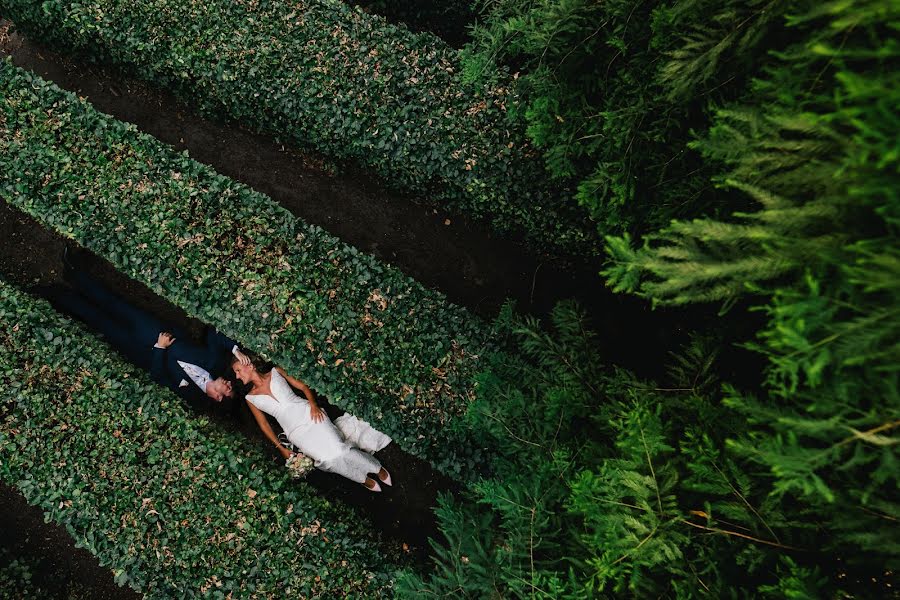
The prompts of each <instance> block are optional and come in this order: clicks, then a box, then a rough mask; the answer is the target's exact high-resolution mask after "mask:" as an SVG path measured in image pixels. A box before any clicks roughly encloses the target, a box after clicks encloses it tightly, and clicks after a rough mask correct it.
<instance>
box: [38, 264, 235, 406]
mask: <svg viewBox="0 0 900 600" xmlns="http://www.w3.org/2000/svg"><path fill="white" fill-rule="evenodd" d="M66 276H67V278H68V279H69V281H70V282H71V283H72V284H73V287H74V290H72V291H66V292H62V293H60V294H59V295H58V296H57V298H56V300H57V302H58V303H59V304H60V305H61V308H63V309H64V310H66V311H67V312H69V313H70V314H72V315H75V316H77V317H78V318H80V319H81V320H83V321H84V322H85V323H87V324H88V326H90V327H91V328H92V329H94V330H96V331H98V332H99V333H101V334H103V337H104V338H105V339H106V340H107V341H108V342H109V343H110V344H111V345H112V346H113V347H114V348H116V350H118V351H119V352H121V353H122V354H123V355H124V356H125V357H126V358H127V359H128V360H129V361H131V362H132V363H134V364H135V365H136V366H138V367H140V368H142V369H144V370H146V371H149V372H150V376H151V378H152V379H153V380H154V381H155V382H157V383H159V384H161V385H164V386H166V387H168V388H169V389H170V390H172V391H174V392H175V393H176V394H178V395H179V396H180V397H181V398H182V399H184V400H185V401H186V402H188V403H189V404H191V405H194V406H196V405H197V404H199V403H203V402H205V399H206V398H211V399H212V400H214V401H215V402H221V401H222V400H223V399H225V398H232V397H233V396H234V391H233V390H232V387H231V382H230V381H228V380H227V379H225V378H224V377H222V375H223V374H224V373H225V372H226V370H227V369H228V365H229V363H230V359H231V356H230V355H232V354H233V355H234V356H236V357H237V358H238V360H239V361H241V362H247V363H249V359H248V358H247V357H246V356H245V355H244V354H243V353H242V352H241V351H240V349H239V348H238V346H237V344H236V343H235V342H234V341H232V340H231V339H229V338H227V337H225V336H224V335H222V334H221V333H218V332H217V331H215V330H214V329H213V328H209V330H208V332H207V336H206V346H205V347H201V346H197V345H194V344H192V343H190V342H189V341H188V338H187V336H186V335H183V334H182V333H181V332H178V331H176V330H175V329H173V328H166V327H163V325H162V323H161V322H160V321H158V320H157V319H156V318H154V317H153V316H152V315H150V314H149V313H147V312H145V311H143V310H141V309H139V308H137V307H135V306H132V305H131V304H129V303H128V302H126V301H125V300H124V299H122V298H121V297H120V296H118V295H116V294H115V293H114V292H112V291H111V290H109V289H107V288H106V287H104V285H103V284H102V283H100V282H99V281H97V280H95V279H93V278H92V277H90V276H89V275H88V274H87V273H84V272H82V271H80V270H77V269H75V268H73V267H71V266H69V265H67V268H66Z"/></svg>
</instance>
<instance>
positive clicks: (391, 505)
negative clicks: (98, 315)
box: [0, 202, 458, 565]
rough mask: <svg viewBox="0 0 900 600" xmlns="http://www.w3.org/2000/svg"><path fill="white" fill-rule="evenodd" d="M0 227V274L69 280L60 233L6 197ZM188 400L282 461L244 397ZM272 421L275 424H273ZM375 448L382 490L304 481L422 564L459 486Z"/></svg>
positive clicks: (335, 412) (87, 263)
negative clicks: (437, 511)
mask: <svg viewBox="0 0 900 600" xmlns="http://www.w3.org/2000/svg"><path fill="white" fill-rule="evenodd" d="M0 228H2V231H3V236H0V239H2V242H0V277H4V278H6V279H7V280H10V281H13V282H15V283H17V284H19V285H21V286H23V287H25V288H31V289H32V290H34V291H35V293H36V294H37V295H45V296H46V295H52V292H54V291H55V290H58V289H60V288H61V287H63V286H65V285H67V284H66V282H65V280H64V278H63V277H62V275H61V273H62V263H61V257H62V250H63V248H64V246H65V240H64V239H63V238H61V237H60V236H58V235H56V234H54V233H52V232H49V231H47V230H46V229H44V228H43V227H42V226H41V225H40V224H39V223H38V222H36V221H35V220H33V219H32V218H31V217H29V216H27V215H25V214H24V213H21V212H19V211H18V210H17V209H15V208H13V207H10V206H9V205H8V204H6V203H5V202H3V203H0ZM78 262H79V266H80V268H83V269H84V270H86V271H87V272H89V273H90V274H91V275H93V276H95V277H96V278H97V279H99V280H100V281H102V282H103V283H104V284H106V286H107V287H109V288H111V289H114V290H117V292H118V293H120V294H121V295H122V296H124V297H126V298H128V299H129V300H130V301H131V302H133V303H134V304H135V305H137V306H139V307H141V308H143V309H144V310H147V311H149V312H151V313H153V314H155V315H156V316H158V317H159V318H160V320H162V321H163V322H165V323H171V324H173V325H175V326H178V327H180V328H181V329H183V330H185V331H188V332H190V334H191V335H192V337H194V338H195V341H196V342H198V343H199V342H200V341H201V340H202V334H203V331H204V325H203V324H202V323H201V322H199V321H197V320H196V319H191V318H189V317H188V316H187V315H186V314H185V313H184V311H182V310H181V309H180V308H178V307H176V306H174V305H172V304H170V303H169V302H167V301H166V300H164V299H162V298H160V297H159V296H157V295H155V294H154V293H153V292H152V291H150V290H149V289H147V288H146V287H145V286H143V285H142V284H140V283H138V282H136V281H134V280H132V279H129V278H128V277H126V276H125V275H122V274H121V273H119V272H118V271H116V269H115V267H113V266H112V264H110V263H108V262H107V261H105V260H103V259H101V258H99V257H97V256H95V255H92V254H91V253H89V252H87V251H84V250H80V251H79V252H78ZM321 400H323V402H322V403H323V406H324V407H325V409H326V410H327V412H328V413H329V415H330V416H331V417H332V419H333V418H336V417H337V416H339V415H340V414H342V411H341V410H339V409H337V408H335V407H333V406H330V405H329V404H328V401H327V398H322V399H321ZM192 408H193V409H194V410H196V411H198V412H201V413H203V414H205V415H207V416H209V417H210V418H211V419H212V420H214V421H216V422H217V423H219V424H220V425H221V426H223V427H225V428H227V429H230V430H233V431H237V432H239V433H241V434H243V435H246V436H247V437H249V438H250V439H253V440H258V441H259V443H260V444H261V445H262V447H264V448H266V451H267V452H268V453H269V456H270V457H271V459H272V468H273V469H274V468H282V467H281V466H280V464H281V458H280V456H279V454H278V453H277V451H276V450H275V448H273V447H272V446H271V445H270V444H269V443H268V442H266V441H265V440H264V438H263V437H262V433H261V432H260V431H259V428H258V427H257V425H256V422H255V421H254V419H253V417H252V415H251V414H250V411H249V410H248V409H247V407H246V405H245V404H244V403H243V402H228V401H226V402H223V403H222V405H217V404H216V403H213V402H212V401H209V403H207V404H205V405H203V406H193V407H192ZM274 427H275V429H276V431H278V428H277V425H274ZM377 456H378V458H379V460H380V461H381V462H382V463H383V464H384V465H385V467H386V468H388V469H389V470H390V472H391V476H392V479H393V480H394V485H393V487H385V488H384V491H383V492H382V493H380V494H375V493H372V492H368V491H366V490H365V489H363V487H362V486H360V485H356V484H354V483H351V482H348V481H347V480H346V479H344V478H342V477H340V476H338V475H334V474H330V473H324V472H321V471H315V472H314V473H312V474H310V475H309V477H308V481H309V482H310V483H311V484H312V485H313V486H314V487H316V488H317V489H318V490H319V492H320V493H321V494H322V495H323V496H325V497H327V498H331V499H334V500H337V501H339V502H343V503H345V504H348V505H350V506H352V507H354V508H356V509H357V510H358V511H359V513H360V514H362V515H363V516H364V517H365V518H367V519H369V520H370V521H371V522H372V523H373V527H375V528H376V529H378V530H380V531H381V532H382V533H383V536H384V543H385V545H386V547H385V549H384V550H385V552H386V553H388V554H390V555H396V554H400V555H406V554H408V555H409V559H410V560H412V561H413V562H414V563H415V564H419V565H424V563H425V562H426V561H427V556H428V543H427V542H428V538H429V537H436V536H437V534H438V532H437V528H436V525H435V517H434V513H433V508H434V506H435V504H436V501H437V495H438V494H439V493H441V492H455V491H458V487H457V486H456V485H455V484H454V482H453V481H451V480H450V479H448V478H446V477H444V476H443V475H441V474H440V473H436V472H434V470H433V469H432V468H431V465H429V464H428V463H427V462H425V461H423V460H420V459H418V458H416V457H414V456H412V455H409V454H407V453H405V452H403V451H402V450H401V449H400V448H398V447H397V446H396V444H390V445H389V446H388V447H387V448H385V449H384V450H382V451H380V452H378V453H377ZM5 511H6V507H5V506H3V505H2V504H0V513H3V512H5ZM4 535H6V534H5V533H0V545H6V544H5V542H4Z"/></svg>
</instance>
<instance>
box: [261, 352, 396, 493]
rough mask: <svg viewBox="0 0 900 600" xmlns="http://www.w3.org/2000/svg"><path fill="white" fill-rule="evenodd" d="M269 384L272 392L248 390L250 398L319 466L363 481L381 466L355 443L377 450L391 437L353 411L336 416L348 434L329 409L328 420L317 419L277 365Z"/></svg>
mask: <svg viewBox="0 0 900 600" xmlns="http://www.w3.org/2000/svg"><path fill="white" fill-rule="evenodd" d="M269 388H270V389H271V390H272V396H269V395H268V394H247V400H248V401H249V402H251V403H252V404H253V406H255V407H256V408H258V409H259V410H261V411H263V412H264V413H266V414H268V415H271V416H272V417H275V420H277V421H278V424H279V425H281V429H282V430H283V431H284V433H285V435H287V438H288V440H289V441H290V442H291V443H292V444H293V445H294V446H296V447H297V448H298V449H299V450H300V452H302V453H303V454H305V455H306V456H308V457H310V458H311V459H313V461H315V465H316V467H317V468H319V469H322V470H323V471H328V472H329V473H337V474H339V475H343V476H344V477H346V478H347V479H350V480H352V481H355V482H357V483H363V482H364V481H365V480H366V477H367V474H368V473H378V472H379V471H380V470H381V463H380V462H378V459H376V458H375V457H374V456H372V455H370V454H366V452H363V451H362V450H359V448H355V447H354V446H353V445H351V443H353V444H354V445H356V446H359V447H361V448H363V449H364V450H366V451H368V452H377V451H378V450H381V449H382V448H384V447H385V446H387V445H388V444H389V443H390V442H391V438H389V437H388V436H386V435H385V434H383V433H381V432H380V431H377V430H376V429H373V428H372V426H371V425H369V424H368V423H366V422H365V421H362V420H360V419H358V418H356V417H353V416H351V415H342V416H341V417H338V419H337V420H336V423H337V425H338V426H342V425H343V426H344V427H343V429H346V434H345V433H344V432H342V431H341V430H339V429H338V427H335V423H332V422H331V420H330V419H329V418H328V416H327V415H325V411H322V414H323V416H325V419H324V420H322V421H320V422H318V423H315V422H313V420H312V418H311V417H310V410H309V402H308V401H307V399H306V398H303V397H301V396H298V395H297V394H295V393H294V390H293V389H291V386H290V385H288V382H287V381H286V380H285V379H284V377H283V376H282V375H281V373H279V372H278V370H277V369H272V379H271V381H270V382H269Z"/></svg>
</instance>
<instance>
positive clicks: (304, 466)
mask: <svg viewBox="0 0 900 600" xmlns="http://www.w3.org/2000/svg"><path fill="white" fill-rule="evenodd" d="M284 466H286V467H287V468H288V471H290V473H291V477H292V478H293V479H303V478H304V477H306V476H307V475H308V474H309V472H310V471H312V470H313V469H315V468H316V464H315V462H314V461H313V459H311V458H310V457H308V456H306V455H305V454H301V453H299V452H298V453H296V454H291V456H290V458H288V459H287V460H286V461H285V462H284Z"/></svg>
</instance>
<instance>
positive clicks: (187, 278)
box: [0, 63, 490, 475]
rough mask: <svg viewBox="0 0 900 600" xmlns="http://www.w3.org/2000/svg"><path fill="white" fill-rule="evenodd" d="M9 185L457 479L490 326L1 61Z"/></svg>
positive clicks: (58, 226)
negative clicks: (463, 420) (465, 421)
mask: <svg viewBox="0 0 900 600" xmlns="http://www.w3.org/2000/svg"><path fill="white" fill-rule="evenodd" d="M0 89H2V93H3V96H2V97H3V100H2V104H0V111H2V112H0V118H2V121H0V126H2V136H0V173H2V174H0V195H2V196H3V198H4V199H5V200H6V201H7V202H10V203H11V204H14V205H15V206H18V207H19V208H21V209H22V210H24V211H25V212H27V213H29V214H31V215H32V216H34V217H35V218H36V219H38V220H39V221H41V222H42V223H44V224H45V225H46V226H48V227H51V228H53V229H55V230H57V231H59V232H60V233H61V234H62V235H64V236H67V237H69V238H73V239H76V240H78V241H79V243H81V244H82V245H84V246H86V247H87V248H89V249H91V250H92V251H94V252H96V253H97V254H99V255H101V256H103V257H105V258H107V259H108V260H109V261H110V262H112V263H113V264H114V265H115V266H116V267H117V268H118V269H119V270H121V271H122V272H123V273H125V274H127V275H129V276H131V277H133V278H135V279H137V280H139V281H142V282H144V283H146V284H147V285H148V286H149V287H150V288H151V289H152V290H154V291H155V292H156V293H158V294H160V295H161V296H164V297H166V298H167V299H169V300H170V301H171V302H173V303H174V304H176V305H178V306H181V307H182V308H183V309H184V310H186V311H187V312H188V314H190V315H192V316H195V317H198V318H200V319H202V320H204V321H206V322H208V323H212V324H214V325H215V326H216V327H218V328H219V329H220V330H221V331H223V332H224V333H226V334H227V335H229V336H230V337H232V338H234V339H237V340H240V341H241V343H242V344H243V345H244V346H245V347H247V348H250V349H254V350H257V351H260V352H262V353H264V354H265V355H267V356H269V357H270V358H271V359H273V360H274V361H275V362H277V363H278V364H281V365H283V366H284V368H285V369H287V370H288V371H289V372H292V373H294V374H295V375H296V376H298V377H299V378H301V379H303V380H304V381H306V382H307V383H308V384H309V385H310V386H311V387H313V388H314V389H315V390H316V391H317V392H318V393H320V394H325V395H327V396H328V397H329V399H330V400H331V401H332V402H333V403H334V404H336V405H338V406H341V407H342V408H344V409H346V410H348V411H350V412H353V413H355V414H357V415H359V416H360V417H361V418H364V419H366V420H368V421H370V422H371V423H372V424H373V425H374V426H375V427H378V428H380V429H383V430H385V431H386V432H387V433H388V434H389V435H391V436H392V437H393V438H394V439H395V440H396V441H397V443H398V444H400V445H401V446H402V447H403V448H404V449H405V450H406V451H407V452H410V453H412V454H415V455H418V456H420V457H422V458H424V459H426V460H430V461H431V462H432V463H433V464H434V465H435V466H436V467H437V468H439V469H441V470H443V471H445V472H447V473H448V474H451V475H458V474H459V473H460V472H461V471H462V470H463V469H465V468H470V467H471V466H472V465H473V464H475V463H476V462H480V458H482V456H481V451H480V449H479V445H478V444H475V443H473V442H472V441H471V440H469V439H468V438H467V437H466V433H465V431H464V430H463V429H462V428H461V427H460V426H459V423H458V418H457V417H458V416H459V415H460V414H462V413H464V412H465V410H466V407H467V406H468V401H469V398H470V396H471V394H472V374H473V373H474V372H475V371H476V370H477V368H478V364H479V356H480V355H481V353H482V351H483V350H484V349H485V348H487V347H490V327H489V326H488V325H487V324H485V323H483V322H482V321H481V320H479V319H478V318H476V317H474V316H473V315H471V314H470V313H468V312H467V311H465V310H463V309H461V308H459V307H456V306H454V305H452V304H450V303H449V302H447V300H446V299H445V297H444V296H443V295H441V294H439V293H436V292H432V291H429V290H427V289H425V288H423V287H422V286H421V285H419V284H418V283H416V282H414V281H413V280H411V279H409V278H408V277H406V276H404V275H403V274H402V273H401V272H400V271H398V270H397V269H395V268H392V267H389V266H387V265H385V264H383V263H380V262H378V261H377V260H375V259H374V258H372V257H371V256H368V255H364V254H361V253H359V252H358V251H357V250H356V249H355V248H352V247H349V246H347V245H345V244H342V243H341V242H339V241H338V240H337V239H335V238H333V237H331V236H330V235H328V234H327V233H326V232H324V231H323V230H322V229H320V228H318V227H313V226H309V225H307V224H305V223H303V222H300V221H298V220H297V219H296V218H294V217H293V216H292V215H291V214H290V213H288V212H287V211H286V210H284V209H282V208H281V207H279V206H278V205H277V204H276V203H274V202H272V201H271V200H270V199H269V198H267V197H265V196H263V195H262V194H259V193H256V192H254V191H253V190H251V189H249V188H247V187H246V186H243V185H240V184H237V183H236V182H234V181H231V180H229V179H227V178H225V177H222V176H220V175H217V174H216V173H215V172H213V171H212V170H211V169H210V168H208V167H205V166H204V165H201V164H199V163H197V162H195V161H193V160H190V159H189V158H187V156H186V154H179V153H177V152H175V151H173V150H172V149H171V148H168V147H166V146H164V145H163V144H161V143H159V142H158V141H157V140H155V139H153V138H151V137H149V136H147V135H142V134H140V133H138V132H137V131H136V129H135V128H134V127H133V126H130V125H126V124H124V123H121V122H117V121H115V120H114V119H111V118H110V117H107V116H105V115H102V114H100V113H98V112H96V111H95V110H94V109H92V108H91V107H90V105H88V104H87V103H85V102H81V101H78V100H77V99H76V98H75V97H74V96H73V95H71V94H68V93H65V92H62V91H60V90H59V89H58V88H56V87H55V86H52V85H50V84H48V83H47V82H45V81H43V80H41V79H40V78H37V77H35V76H33V75H30V74H28V73H25V72H24V71H22V70H19V69H16V68H15V67H13V66H11V65H9V64H8V63H4V64H3V65H2V66H0Z"/></svg>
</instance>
